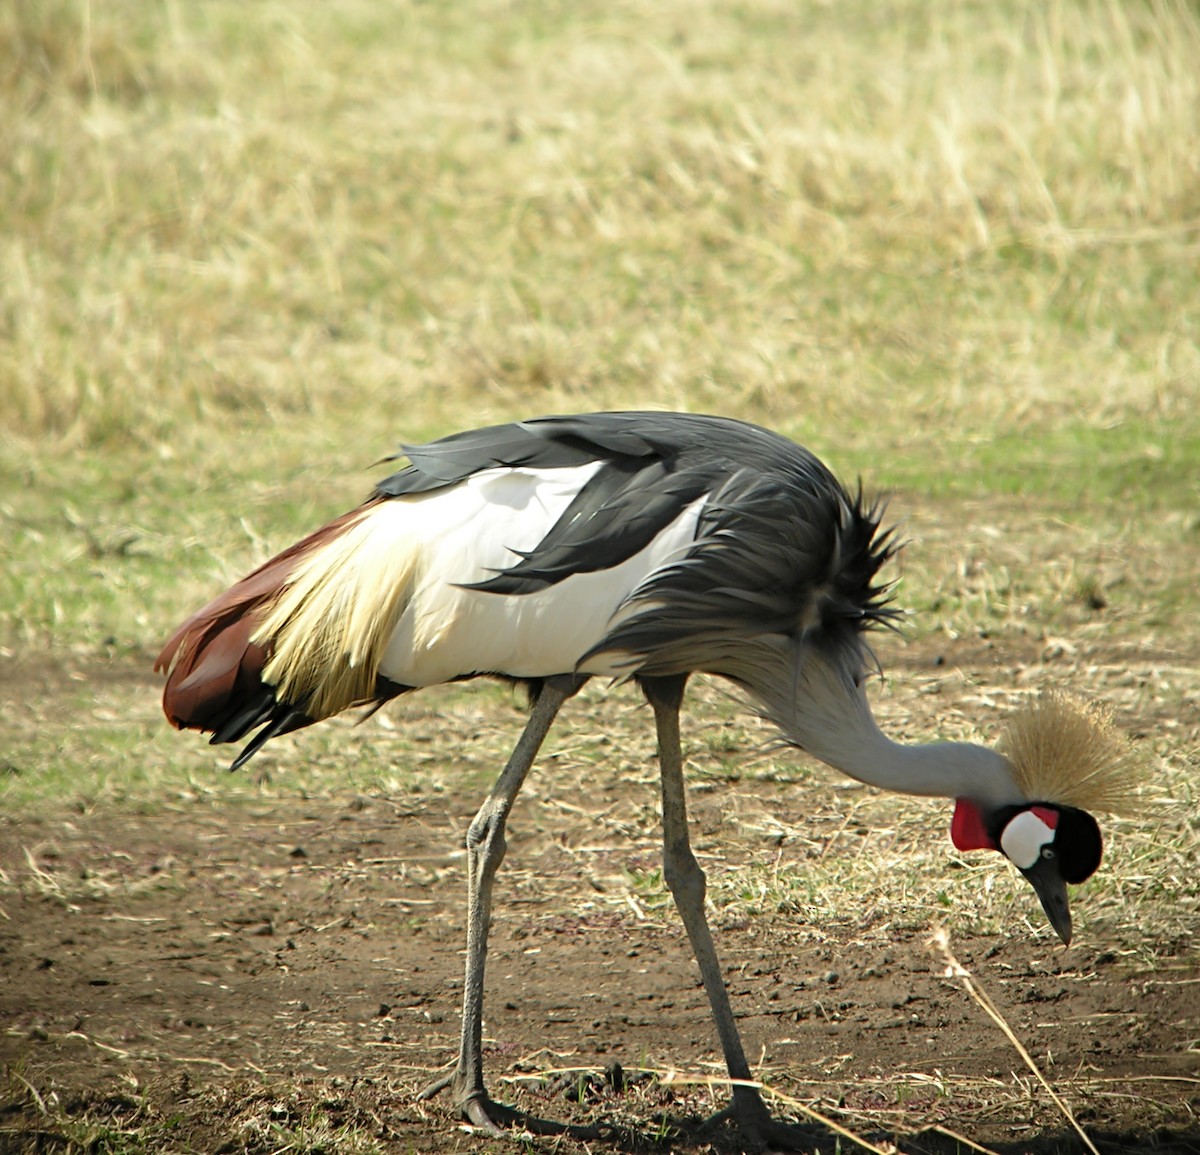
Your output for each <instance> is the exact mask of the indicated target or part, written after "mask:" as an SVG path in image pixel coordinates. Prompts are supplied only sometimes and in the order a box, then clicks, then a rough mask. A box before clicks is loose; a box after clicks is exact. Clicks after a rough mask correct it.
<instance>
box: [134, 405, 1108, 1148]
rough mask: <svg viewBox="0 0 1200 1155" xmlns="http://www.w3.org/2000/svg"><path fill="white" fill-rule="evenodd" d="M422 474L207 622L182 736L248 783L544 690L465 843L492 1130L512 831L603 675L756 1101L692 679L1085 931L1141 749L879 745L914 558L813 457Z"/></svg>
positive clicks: (250, 582) (542, 451)
mask: <svg viewBox="0 0 1200 1155" xmlns="http://www.w3.org/2000/svg"><path fill="white" fill-rule="evenodd" d="M402 456H404V457H406V458H407V459H408V464H407V465H406V466H405V467H404V468H402V469H400V470H399V471H398V472H396V473H394V474H393V475H392V476H390V477H388V478H386V479H384V480H383V481H381V482H380V483H379V484H378V486H377V487H376V489H375V491H374V493H373V494H372V495H371V496H370V497H369V498H368V500H367V501H366V502H365V503H364V504H363V505H362V506H360V507H359V508H358V509H356V510H352V511H350V512H349V513H347V514H344V515H343V516H341V517H339V518H337V519H335V520H334V521H332V522H330V523H329V524H328V525H326V526H324V527H322V528H321V529H319V530H317V531H316V532H315V533H313V534H312V535H310V536H309V537H308V538H305V539H304V540H303V541H301V542H299V543H297V544H296V545H294V546H292V547H291V548H290V549H288V550H286V551H285V552H284V553H282V554H280V555H278V556H277V557H276V558H273V559H272V560H271V561H269V562H267V563H266V564H265V565H264V566H262V567H261V568H260V569H258V570H256V571H255V572H254V573H252V574H251V575H249V576H248V577H247V578H245V579H243V580H242V581H241V582H239V583H238V584H236V585H235V586H233V587H232V588H231V589H230V590H228V591H226V593H224V594H222V595H221V596H220V597H218V598H217V599H215V600H214V601H213V602H212V603H210V604H209V605H208V606H206V607H204V608H203V609H202V610H200V611H199V612H198V613H197V614H195V615H193V616H192V617H191V618H189V619H188V620H187V621H186V622H185V623H184V624H183V625H182V626H181V627H180V628H179V630H177V631H176V633H175V635H174V636H173V637H172V638H171V640H170V641H169V642H168V643H167V646H166V647H165V648H164V650H163V652H162V654H161V655H160V658H159V663H158V666H159V668H161V669H164V670H165V671H166V672H167V686H166V690H165V692H164V708H165V710H166V713H167V715H168V717H169V718H170V720H171V721H172V723H173V724H175V725H176V726H180V727H189V728H195V729H200V730H205V731H208V732H210V733H212V735H213V741H214V742H228V741H237V740H241V739H244V738H245V737H246V736H247V735H248V734H251V732H252V731H256V730H257V733H256V734H255V735H254V736H253V737H252V738H251V740H250V742H249V744H248V745H247V747H246V749H245V750H244V751H243V753H242V754H241V756H240V757H239V758H238V759H237V760H236V762H235V766H236V765H240V764H241V763H242V762H244V761H245V760H246V759H247V758H249V757H250V756H251V755H253V753H254V752H255V751H256V750H258V749H259V748H260V747H261V745H262V744H263V743H264V742H265V741H267V740H269V739H271V738H274V737H277V736H278V735H280V734H284V733H288V732H290V731H293V730H296V729H299V728H301V727H303V726H307V725H309V724H311V723H313V722H316V721H319V720H320V719H322V718H326V717H329V716H331V715H333V714H336V713H339V712H340V711H342V710H345V709H347V708H349V707H351V706H355V705H367V706H374V705H379V704H382V703H383V702H386V701H387V700H388V699H389V698H392V697H395V696H396V695H398V694H401V693H406V692H408V691H410V690H414V689H417V688H419V687H422V686H428V685H433V684H436V683H441V682H447V681H452V680H457V679H462V678H469V677H474V676H478V675H494V676H499V677H503V678H508V679H512V680H516V681H520V682H525V683H527V684H529V686H530V688H531V698H532V699H533V709H532V713H531V717H530V721H529V724H528V725H527V727H526V731H525V734H524V735H523V737H522V740H521V742H520V743H518V746H517V749H516V750H515V751H514V754H513V758H512V759H510V761H509V764H508V766H507V767H506V768H505V770H504V772H503V773H502V774H501V776H500V780H499V782H498V783H497V787H496V789H495V790H494V791H493V792H492V795H491V796H490V797H489V798H488V800H487V801H485V803H484V805H483V807H482V808H481V809H480V811H479V814H478V815H477V816H476V819H475V822H474V823H472V828H471V832H470V833H469V835H468V849H469V851H470V852H471V853H470V854H469V863H468V902H469V915H468V924H469V925H468V959H467V983H466V991H465V995H464V1020H463V1045H462V1051H461V1053H460V1059H459V1064H458V1066H457V1067H456V1069H455V1072H454V1074H453V1075H452V1076H450V1077H449V1078H448V1079H447V1080H446V1081H445V1084H446V1085H451V1084H452V1085H453V1086H454V1089H455V1092H456V1094H457V1096H458V1099H459V1102H460V1105H461V1106H462V1109H463V1111H464V1113H465V1114H467V1116H468V1117H469V1118H471V1119H473V1120H474V1121H475V1122H477V1123H479V1124H480V1125H483V1126H487V1127H488V1128H489V1129H494V1127H495V1124H496V1121H497V1118H498V1117H500V1116H501V1115H502V1112H501V1110H500V1109H499V1108H498V1107H497V1106H496V1104H494V1103H492V1102H491V1100H490V1099H488V1098H487V1096H486V1092H485V1091H484V1088H483V1078H482V1068H481V1060H480V1054H479V1052H480V1041H479V1035H480V1015H481V1006H482V978H483V962H484V956H485V953H486V938H487V925H488V920H489V917H490V907H491V879H492V877H493V876H494V874H495V870H496V868H497V867H498V866H499V862H500V859H501V858H502V857H503V853H504V841H503V830H504V822H505V819H506V817H507V814H508V811H509V809H510V808H511V805H512V803H513V801H514V800H515V797H516V793H517V790H518V789H519V788H520V785H521V782H522V781H523V779H524V776H525V773H526V772H527V771H528V769H529V766H530V765H531V763H532V760H533V757H534V755H535V753H536V751H537V749H538V747H539V746H540V743H541V741H542V739H543V738H544V737H545V734H546V732H547V731H548V729H549V727H550V724H551V723H552V721H553V719H554V716H555V714H556V713H557V711H558V708H559V707H560V706H561V704H562V703H563V702H564V701H565V700H566V699H567V698H568V697H570V696H571V694H573V693H574V692H575V691H576V690H577V689H578V687H579V686H580V685H582V683H583V682H584V681H586V680H587V678H589V677H592V676H601V677H608V678H617V679H634V680H636V681H637V682H638V683H639V684H640V685H641V686H642V688H643V689H644V690H645V692H646V695H647V697H648V699H649V700H650V702H651V704H652V705H653V706H654V710H655V718H656V725H657V727H658V735H659V751H660V762H661V763H662V771H663V820H664V840H665V855H666V857H665V868H664V874H665V876H666V878H667V882H668V885H669V886H670V887H671V889H672V892H673V893H674V894H675V897H676V900H677V903H678V905H679V908H680V912H681V914H682V915H683V918H684V922H685V924H686V926H687V928H688V933H689V937H690V938H691V940H692V945H693V948H694V949H695V951H696V955H697V959H698V961H699V963H700V967H701V973H702V975H703V977H704V980H705V984H706V988H707V989H708V993H709V998H710V1001H711V1002H712V1005H713V1012H714V1016H715V1018H716V1021H717V1028H718V1033H719V1034H720V1036H721V1042H722V1047H723V1049H724V1051H725V1056H726V1060H727V1063H728V1065H729V1068H730V1073H731V1075H732V1077H733V1078H734V1079H737V1080H742V1079H748V1078H749V1068H748V1066H747V1065H746V1063H745V1059H744V1056H743V1055H742V1053H741V1044H740V1042H739V1041H738V1039H737V1031H736V1028H735V1027H734V1025H733V1018H732V1013H731V1012H730V1010H729V1005H728V999H727V996H726V995H725V992H724V986H723V983H722V982H721V979H720V971H719V966H718V964H717V961H716V955H715V951H714V950H713V948H712V942H711V937H710V936H709V934H708V927H707V924H706V922H705V920H704V910H703V874H702V873H701V872H700V871H699V867H698V866H696V864H695V860H694V858H693V857H692V855H691V851H690V848H689V847H688V844H687V825H686V812H685V807H684V799H683V785H682V783H683V779H682V757H681V754H680V752H679V735H678V711H679V702H680V699H681V697H682V693H683V688H684V684H685V682H686V679H687V677H688V676H689V675H690V674H691V673H694V672H701V671H702V672H706V673H711V674H716V675H721V676H724V677H726V678H728V679H730V680H731V681H733V682H734V683H735V684H736V685H738V686H739V687H740V688H741V689H742V690H743V691H744V692H745V693H746V695H747V697H748V699H749V700H750V702H751V704H752V705H753V706H754V707H755V708H756V709H758V710H759V711H760V712H761V713H762V714H763V715H764V716H765V717H767V718H769V719H770V720H771V721H772V722H774V723H775V724H776V725H777V726H778V727H779V728H780V730H781V731H782V733H783V735H784V737H785V738H786V739H787V740H788V741H789V742H791V743H793V744H795V745H796V746H799V747H801V748H803V749H805V750H807V751H808V752H809V753H811V754H813V755H815V756H816V757H818V758H820V759H822V760H824V761H825V762H827V763H829V764H830V765H832V766H834V767H836V768H838V769H840V770H842V771H844V772H846V773H848V774H850V775H852V776H854V777H857V778H859V779H861V780H862V781H865V782H868V783H871V784H874V785H877V786H880V787H883V788H887V789H892V790H898V791H903V792H907V793H913V794H929V795H940V796H944V797H948V798H955V799H957V800H958V803H957V810H956V813H955V820H954V840H955V843H956V845H958V846H959V847H960V849H974V848H983V847H989V848H993V849H999V850H1002V851H1004V852H1006V853H1008V854H1009V856H1010V857H1012V858H1013V860H1014V861H1016V862H1017V865H1018V866H1019V867H1021V869H1022V870H1023V871H1024V872H1025V874H1026V877H1027V878H1029V879H1030V881H1031V882H1033V884H1034V886H1035V888H1036V889H1037V890H1038V893H1039V896H1040V897H1041V899H1042V902H1043V905H1044V906H1045V908H1046V911H1047V914H1048V915H1049V916H1050V918H1051V921H1052V922H1053V924H1054V926H1055V928H1056V929H1057V930H1058V931H1059V933H1060V934H1061V935H1062V936H1063V937H1064V938H1067V937H1068V936H1069V933H1070V919H1069V914H1068V911H1067V905H1066V889H1065V885H1064V881H1080V880H1082V878H1084V877H1086V876H1087V875H1088V874H1090V873H1091V871H1092V870H1093V869H1095V866H1096V865H1097V864H1098V863H1099V856H1100V846H1099V833H1098V830H1096V828H1095V822H1094V820H1093V819H1091V818H1090V816H1089V815H1087V814H1086V813H1084V812H1083V811H1082V810H1081V809H1080V807H1081V806H1083V805H1087V804H1095V805H1098V806H1104V805H1105V804H1106V803H1108V802H1112V801H1113V800H1114V799H1117V796H1118V795H1119V794H1120V792H1121V791H1120V787H1119V786H1113V783H1114V782H1118V780H1119V779H1120V777H1121V773H1122V772H1123V771H1124V769H1125V765H1126V764H1125V761H1124V760H1123V759H1124V753H1123V749H1124V748H1123V747H1120V744H1119V743H1118V742H1117V741H1116V739H1115V738H1114V737H1113V736H1112V735H1111V734H1109V732H1108V731H1107V730H1105V729H1104V726H1103V724H1102V723H1101V722H1100V721H1099V720H1098V719H1096V718H1094V717H1091V716H1089V717H1087V718H1085V719H1083V722H1082V723H1081V725H1082V729H1081V730H1080V735H1081V738H1080V741H1081V742H1084V743H1085V744H1086V742H1085V739H1086V740H1088V741H1090V737H1089V736H1094V735H1095V734H1100V735H1101V739H1102V740H1100V741H1099V742H1098V743H1097V744H1096V747H1095V750H1093V751H1092V753H1091V755H1090V756H1092V759H1093V760H1092V762H1089V763H1088V764H1087V765H1083V766H1080V767H1075V766H1073V765H1068V766H1067V767H1066V768H1065V769H1064V768H1063V766H1062V765H1061V763H1062V762H1063V758H1064V757H1065V758H1066V759H1067V761H1068V762H1070V760H1071V757H1073V755H1072V754H1071V752H1070V751H1069V750H1068V751H1067V752H1066V754H1065V755H1062V756H1059V755H1060V754H1062V752H1061V751H1060V752H1059V754H1056V755H1055V758H1054V759H1051V761H1053V762H1054V763H1055V764H1054V766H1047V765H1044V763H1045V761H1046V759H1045V758H1043V757H1042V755H1041V753H1038V751H1041V750H1042V749H1043V744H1042V743H1041V742H1040V735H1041V734H1042V732H1043V731H1044V730H1046V729H1047V728H1053V727H1060V722H1061V719H1059V718H1058V717H1057V716H1055V717H1050V716H1049V715H1046V714H1042V715H1036V716H1034V718H1033V720H1032V721H1029V722H1028V723H1027V724H1026V726H1025V731H1024V733H1025V735H1026V737H1027V738H1028V739H1029V742H1027V743H1026V745H1025V746H1023V747H1021V748H1020V749H1021V750H1024V751H1025V752H1024V753H1021V752H1020V751H1018V755H1017V756H1015V757H1014V756H1013V755H1012V754H1011V753H1010V754H1009V755H1007V756H1006V755H1005V754H1004V753H1001V752H997V751H996V750H992V749H989V748H987V747H983V746H978V745H973V744H967V743H933V744H928V745H917V746H907V745H901V744H898V743H895V742H892V741H891V740H890V739H888V738H887V737H886V736H885V735H883V734H882V733H881V732H880V730H879V728H878V726H877V725H876V723H875V720H874V717H873V715H872V712H871V708H870V703H869V700H868V698H867V695H866V692H865V681H866V679H867V675H868V673H869V672H870V670H871V669H872V667H873V658H872V655H871V652H870V649H869V647H868V645H867V642H866V639H865V637H864V635H865V633H866V631H867V630H868V629H869V628H870V627H872V626H875V625H879V624H887V623H889V622H890V621H891V620H892V618H893V617H894V614H895V611H894V610H892V608H891V607H890V606H889V604H888V603H889V598H888V587H887V586H886V585H885V584H883V583H881V582H880V581H879V578H878V574H879V571H880V569H881V567H882V566H883V565H884V564H885V563H886V562H887V560H888V559H889V557H890V556H891V555H892V553H893V552H894V545H893V539H892V536H891V533H890V531H883V530H881V528H880V518H879V511H878V507H876V506H870V505H867V504H865V503H864V501H863V499H862V497H861V493H860V494H859V495H858V496H854V495H851V494H850V493H848V492H847V491H846V490H845V489H844V488H843V487H842V486H841V485H840V484H839V483H838V481H837V480H836V478H835V477H834V476H833V474H831V473H830V472H829V470H828V469H827V468H826V467H825V466H824V465H823V464H822V463H821V462H820V461H819V460H818V459H817V458H816V457H815V456H813V455H812V454H811V453H809V452H808V451H807V450H805V449H803V448H801V447H800V446H797V445H795V444H794V443H793V442H791V441H788V440H787V439H786V438H783V437H780V436H778V435H777V434H774V433H771V432H768V431H766V430H763V429H760V428H757V427H755V426H752V425H748V424H745V423H743V422H738V421H732V420H729V419H725V418H717V417H703V416H695V415H688V414H670V413H603V414H585V415H580V416H575V417H554V418H540V419H536V420H533V421H528V422H521V423H516V424H512V425H503V426H494V427H490V428H486V429H480V430H474V431H470V432H467V433H462V434H457V435H454V436H451V437H447V438H443V439H442V440H439V441H435V442H431V443H429V444H426V445H416V446H407V447H405V449H404V452H403V454H402ZM1059 706H1061V703H1059ZM1066 710H1067V713H1068V714H1071V710H1070V708H1066ZM1076 713H1077V712H1076ZM1072 716H1074V715H1072ZM1039 718H1040V719H1041V721H1039V720H1038V719H1039ZM1031 749H1032V750H1033V751H1034V753H1032V754H1031V753H1029V751H1030V750H1031ZM1096 758H1099V762H1100V763H1101V764H1100V765H1099V766H1097V764H1096V762H1095V759H1096ZM1055 775H1057V777H1055ZM1042 781H1053V782H1054V784H1055V787H1054V788H1055V791H1056V792H1057V793H1056V794H1055V795H1054V796H1049V795H1047V794H1045V793H1042V792H1040V790H1039V784H1040V782H1042ZM1106 784H1107V785H1106ZM1106 789H1108V790H1109V793H1110V794H1111V795H1112V797H1109V795H1106V794H1105V790H1106ZM1118 800H1119V799H1118ZM1018 860H1019V861H1018ZM1044 860H1045V861H1044ZM440 1085H441V1084H438V1085H435V1088H434V1089H437V1086H440ZM734 1110H735V1113H736V1114H737V1115H738V1117H739V1120H740V1122H741V1123H742V1126H743V1129H744V1130H745V1131H746V1132H747V1133H748V1134H750V1135H751V1136H752V1137H757V1138H758V1139H764V1138H775V1139H777V1140H779V1141H786V1136H785V1135H784V1134H783V1132H782V1131H779V1130H778V1129H777V1128H775V1125H774V1124H773V1121H769V1120H767V1119H766V1117H765V1112H764V1109H763V1108H762V1105H761V1101H760V1100H758V1098H757V1094H756V1093H754V1092H753V1091H752V1089H750V1088H744V1087H736V1088H735V1093H734Z"/></svg>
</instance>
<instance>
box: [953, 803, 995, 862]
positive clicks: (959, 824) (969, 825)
mask: <svg viewBox="0 0 1200 1155" xmlns="http://www.w3.org/2000/svg"><path fill="white" fill-rule="evenodd" d="M950 838H951V840H952V841H953V842H954V845H955V846H956V847H957V848H958V849H959V850H996V849H998V848H997V846H996V843H995V842H994V841H993V839H992V837H991V836H990V835H989V834H988V832H987V827H986V826H985V825H984V822H983V813H982V811H981V810H980V809H979V807H978V806H976V805H975V803H974V802H972V801H971V800H970V799H969V798H957V799H955V802H954V819H953V821H952V822H951V823H950Z"/></svg>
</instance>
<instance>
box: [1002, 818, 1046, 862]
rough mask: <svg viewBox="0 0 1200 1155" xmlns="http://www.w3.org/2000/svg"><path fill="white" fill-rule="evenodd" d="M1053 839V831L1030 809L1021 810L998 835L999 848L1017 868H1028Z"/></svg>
mask: <svg viewBox="0 0 1200 1155" xmlns="http://www.w3.org/2000/svg"><path fill="white" fill-rule="evenodd" d="M1053 841H1054V831H1053V830H1052V829H1051V828H1050V827H1049V826H1047V825H1046V823H1045V822H1043V821H1042V820H1041V819H1040V818H1039V817H1038V816H1037V815H1036V814H1035V813H1034V812H1033V811H1032V810H1022V811H1021V812H1020V813H1019V814H1016V815H1014V816H1013V818H1012V821H1010V822H1009V824H1008V825H1007V826H1006V827H1005V828H1004V833H1002V834H1001V835H1000V849H1001V850H1003V851H1004V853H1005V855H1006V856H1007V857H1008V860H1009V861H1010V862H1011V863H1012V864H1013V865H1014V866H1015V867H1017V869H1018V870H1028V869H1029V868H1030V867H1031V866H1033V865H1034V863H1036V862H1037V861H1038V859H1039V858H1041V856H1042V850H1043V848H1044V847H1047V846H1049V845H1050V844H1051V843H1052V842H1053Z"/></svg>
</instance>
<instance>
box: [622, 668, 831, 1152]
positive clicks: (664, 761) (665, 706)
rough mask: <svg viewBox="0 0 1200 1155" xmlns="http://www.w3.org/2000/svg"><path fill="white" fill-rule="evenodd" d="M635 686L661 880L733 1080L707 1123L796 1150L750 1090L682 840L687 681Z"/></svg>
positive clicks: (699, 886) (794, 1138)
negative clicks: (658, 784)
mask: <svg viewBox="0 0 1200 1155" xmlns="http://www.w3.org/2000/svg"><path fill="white" fill-rule="evenodd" d="M639 681H640V683H641V686H642V690H643V692H644V693H645V695H646V697H647V699H648V700H649V702H650V705H651V706H652V707H653V708H654V720H655V724H656V726H657V730H658V763H659V770H660V772H661V774H662V811H663V880H664V881H665V882H666V884H667V888H668V889H669V890H670V892H671V895H672V897H673V898H674V899H675V905H676V907H677V908H678V909H679V915H680V917H681V918H682V919H683V925H684V927H685V928H686V930H687V934H688V938H689V939H690V940H691V944H692V951H693V953H694V954H695V956H696V962H697V963H698V964H699V966H700V977H701V979H702V980H703V982H704V990H705V992H706V993H707V995H708V1002H709V1005H710V1006H711V1007H712V1014H713V1019H714V1021H715V1023H716V1027H717V1037H718V1038H719V1039H720V1042H721V1051H722V1053H723V1054H724V1056H725V1066H726V1067H727V1068H728V1069H729V1077H730V1079H731V1080H733V1102H732V1103H731V1104H730V1106H729V1107H728V1108H726V1109H725V1110H724V1111H721V1112H720V1113H719V1114H717V1115H715V1116H714V1117H713V1118H712V1119H710V1120H709V1121H708V1122H709V1124H713V1123H717V1122H720V1121H722V1120H724V1119H729V1118H732V1119H733V1120H735V1121H736V1123H737V1125H738V1128H739V1129H740V1131H741V1133H742V1139H743V1140H744V1141H745V1143H746V1144H747V1146H748V1147H750V1148H761V1147H764V1146H766V1145H767V1144H770V1145H772V1146H778V1147H785V1148H788V1149H798V1148H799V1147H800V1146H801V1145H802V1144H807V1143H808V1142H810V1140H808V1139H806V1138H805V1137H804V1136H802V1135H801V1133H800V1132H799V1130H798V1129H797V1128H794V1127H789V1126H788V1125H787V1124H785V1123H782V1122H779V1121H778V1120H776V1119H773V1118H772V1117H771V1115H770V1113H769V1112H768V1110H767V1107H766V1104H765V1103H763V1101H762V1096H761V1095H760V1094H759V1092H758V1089H757V1087H754V1086H751V1085H750V1084H751V1083H752V1081H753V1077H752V1076H751V1074H750V1064H749V1063H747V1062H746V1054H745V1051H743V1049H742V1040H741V1037H740V1035H739V1034H738V1029H737V1024H736V1023H735V1021H734V1018H733V1008H732V1007H731V1006H730V1004H729V994H728V992H727V991H726V990H725V979H724V977H723V976H722V974H721V963H720V960H719V959H718V957H717V949H716V947H715V946H714V945H713V938H712V932H711V931H710V930H709V928H708V919H707V917H706V916H705V913H704V896H705V891H706V887H707V883H706V881H705V877H704V871H703V870H702V869H701V868H700V864H699V863H698V862H697V861H696V856H695V855H694V854H693V853H692V846H691V841H690V839H689V838H688V819H687V800H686V798H685V790H684V781H683V751H682V749H681V746H680V740H679V707H680V705H681V703H682V701H683V689H684V686H685V684H686V682H687V678H686V676H680V677H668V678H641V679H639Z"/></svg>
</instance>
